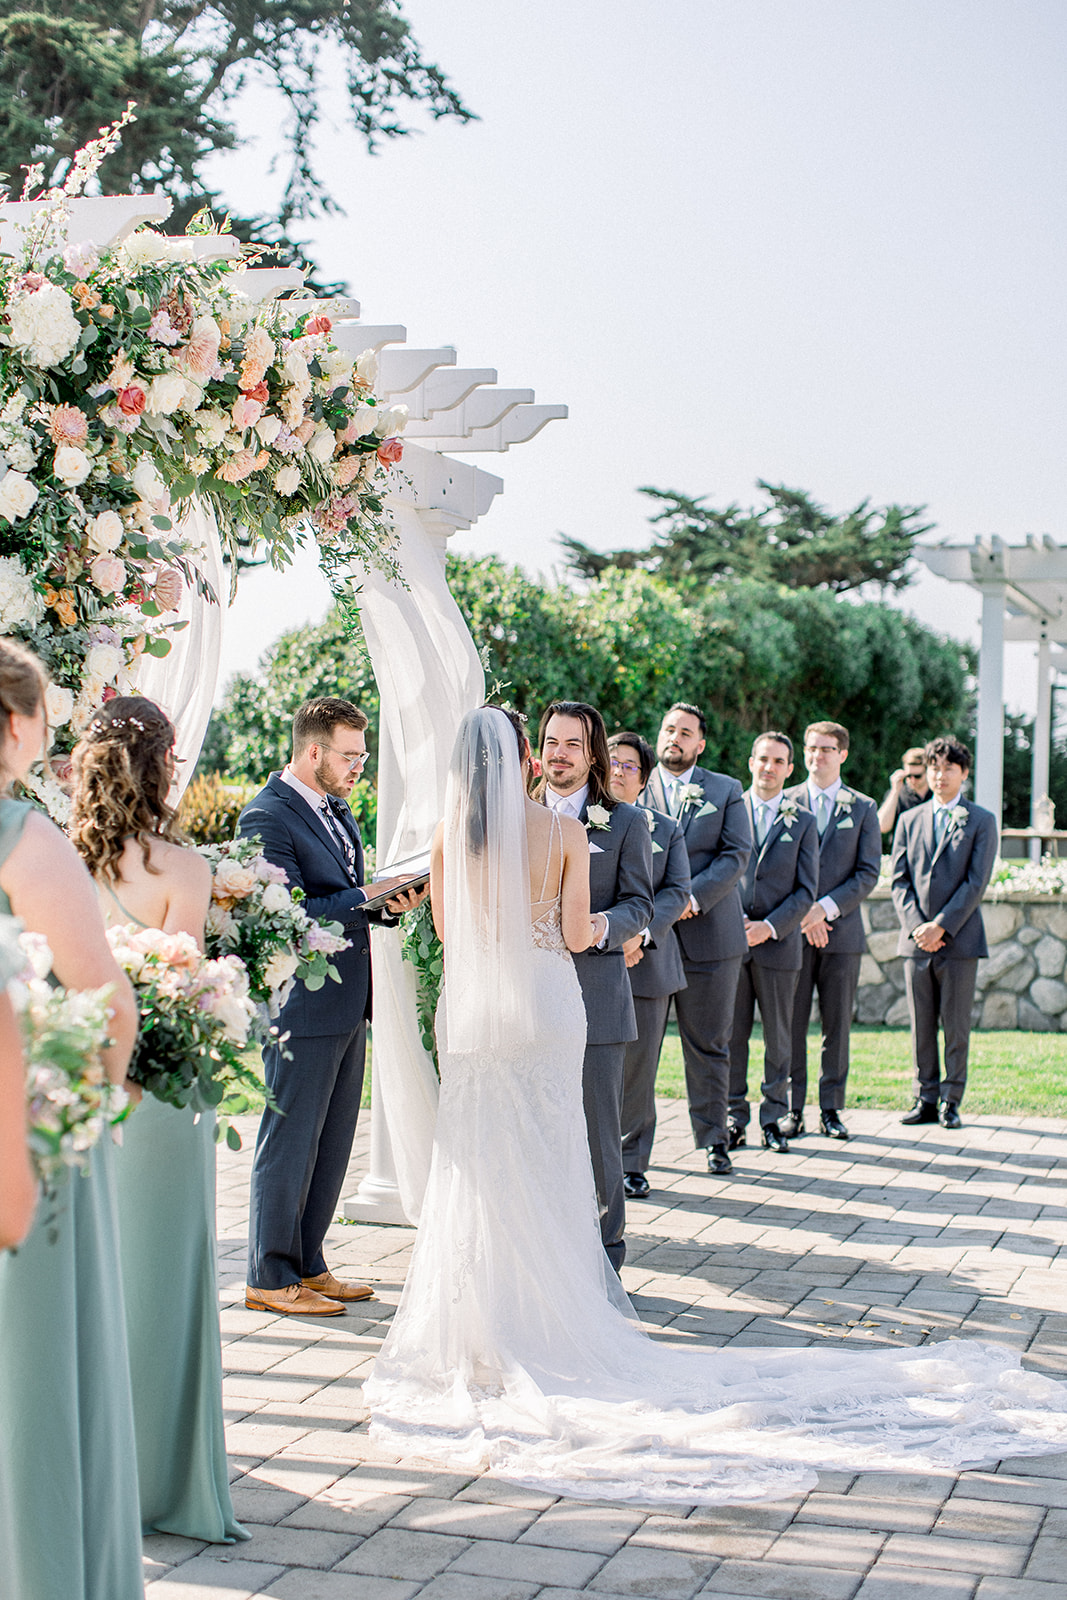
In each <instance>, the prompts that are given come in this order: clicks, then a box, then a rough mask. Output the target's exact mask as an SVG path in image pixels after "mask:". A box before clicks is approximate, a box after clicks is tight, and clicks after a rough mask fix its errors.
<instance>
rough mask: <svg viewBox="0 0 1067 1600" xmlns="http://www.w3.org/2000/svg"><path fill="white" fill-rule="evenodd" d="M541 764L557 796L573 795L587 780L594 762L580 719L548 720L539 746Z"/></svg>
mask: <svg viewBox="0 0 1067 1600" xmlns="http://www.w3.org/2000/svg"><path fill="white" fill-rule="evenodd" d="M541 764H542V766H543V768H544V772H545V776H546V778H547V779H548V781H549V784H550V785H551V787H552V788H553V789H554V790H555V791H556V793H557V794H573V793H574V792H575V790H576V789H580V788H581V787H582V785H583V784H584V783H587V782H588V780H589V769H590V767H591V766H592V764H593V758H592V755H591V754H590V750H589V742H588V740H587V739H586V736H585V723H584V722H583V721H582V719H581V717H563V716H560V714H559V712H556V714H555V715H554V716H551V717H549V719H548V722H547V724H546V726H545V737H544V741H543V743H542V745H541Z"/></svg>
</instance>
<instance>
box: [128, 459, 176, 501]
mask: <svg viewBox="0 0 1067 1600" xmlns="http://www.w3.org/2000/svg"><path fill="white" fill-rule="evenodd" d="M131 482H132V483H133V486H134V488H135V489H136V490H137V493H138V494H139V495H140V496H141V499H142V500H148V501H149V502H150V503H151V504H153V505H154V504H155V502H156V501H157V500H166V499H167V498H168V495H167V486H166V484H165V483H164V482H163V479H162V478H161V477H160V476H159V473H158V472H157V471H156V468H155V463H154V462H152V461H149V459H148V457H147V456H142V457H141V459H140V461H138V463H137V465H136V466H135V467H134V469H133V475H132V478H131Z"/></svg>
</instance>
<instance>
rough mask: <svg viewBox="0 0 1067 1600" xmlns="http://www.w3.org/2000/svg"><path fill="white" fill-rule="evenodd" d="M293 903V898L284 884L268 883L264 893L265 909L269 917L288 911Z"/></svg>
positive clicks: (263, 902)
mask: <svg viewBox="0 0 1067 1600" xmlns="http://www.w3.org/2000/svg"><path fill="white" fill-rule="evenodd" d="M292 903H293V902H292V896H291V895H290V893H289V891H288V889H287V888H286V887H285V884H284V883H268V885H267V887H266V888H265V889H264V891H263V901H262V904H263V909H264V911H266V912H267V913H268V914H269V915H273V914H274V913H275V912H278V911H288V910H289V907H290V906H291V905H292Z"/></svg>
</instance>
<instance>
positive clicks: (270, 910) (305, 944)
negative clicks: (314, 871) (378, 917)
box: [200, 838, 351, 1017]
mask: <svg viewBox="0 0 1067 1600" xmlns="http://www.w3.org/2000/svg"><path fill="white" fill-rule="evenodd" d="M200 853H201V855H203V856H206V857H207V859H208V861H209V862H210V863H211V869H212V874H213V877H212V884H211V907H210V909H209V911H208V916H207V938H206V944H207V950H208V954H209V955H213V956H225V955H236V956H239V957H240V959H241V961H242V962H243V963H244V966H245V970H246V971H247V973H248V988H249V994H250V995H251V997H252V999H253V1000H255V1001H257V1002H258V1003H259V1005H260V1006H261V1007H263V1008H264V1009H265V1014H266V1016H267V1017H276V1016H277V1015H278V1012H279V1010H280V1009H281V1007H282V1006H283V1005H284V1004H285V1002H286V1000H287V999H288V998H289V992H290V990H291V988H292V986H293V983H294V982H295V981H296V980H297V979H298V978H299V979H300V980H301V982H302V983H305V984H306V985H307V987H308V988H309V989H321V988H322V986H323V984H324V983H325V982H326V979H327V978H331V979H332V980H333V981H334V983H339V982H340V981H341V980H340V974H339V973H338V971H337V968H336V967H335V966H334V965H333V963H332V962H331V960H330V957H331V956H334V955H337V954H339V952H340V951H342V950H347V949H348V947H349V944H350V943H351V941H350V940H349V939H346V938H345V937H344V930H343V929H342V926H341V924H340V923H339V922H316V921H315V919H314V918H313V917H309V916H308V914H307V912H306V911H305V910H304V907H303V906H302V905H301V903H300V902H301V901H302V900H303V898H304V893H303V890H302V889H299V888H294V889H290V888H289V887H288V883H289V880H288V878H287V877H286V874H285V872H284V870H283V869H282V868H281V867H276V866H274V865H273V863H272V862H270V861H268V860H267V858H266V856H265V855H264V854H263V851H262V849H261V847H260V842H259V840H258V839H257V838H252V839H234V840H233V841H232V842H231V843H229V844H224V845H203V846H201V849H200Z"/></svg>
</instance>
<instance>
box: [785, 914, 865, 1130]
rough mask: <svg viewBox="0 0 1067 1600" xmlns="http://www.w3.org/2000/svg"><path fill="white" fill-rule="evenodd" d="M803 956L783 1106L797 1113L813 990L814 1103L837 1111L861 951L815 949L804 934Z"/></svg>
mask: <svg viewBox="0 0 1067 1600" xmlns="http://www.w3.org/2000/svg"><path fill="white" fill-rule="evenodd" d="M803 955H804V959H803V962H802V964H801V968H800V976H799V978H798V980H797V991H796V997H795V999H794V1001H793V1049H792V1060H791V1064H790V1069H789V1078H790V1095H789V1108H790V1110H791V1111H795V1112H796V1113H797V1115H798V1116H799V1115H800V1113H801V1112H802V1111H803V1109H804V1101H805V1099H806V1098H807V1093H808V1022H809V1021H810V1019H811V1001H812V995H813V994H814V993H815V992H816V991H818V995H819V1014H820V1016H821V1017H822V1054H821V1060H820V1069H819V1109H820V1110H821V1111H840V1110H842V1109H843V1107H844V1104H845V1085H846V1084H847V1082H848V1042H849V1034H850V1033H851V1031H852V1012H853V1008H854V1007H855V1004H856V990H857V989H858V987H859V981H860V962H861V961H862V960H863V957H862V956H861V955H860V954H859V953H858V952H856V953H855V954H853V953H852V952H850V951H847V950H816V949H815V947H814V946H813V945H810V944H809V943H808V941H807V940H806V939H805V940H804V952H803Z"/></svg>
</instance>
